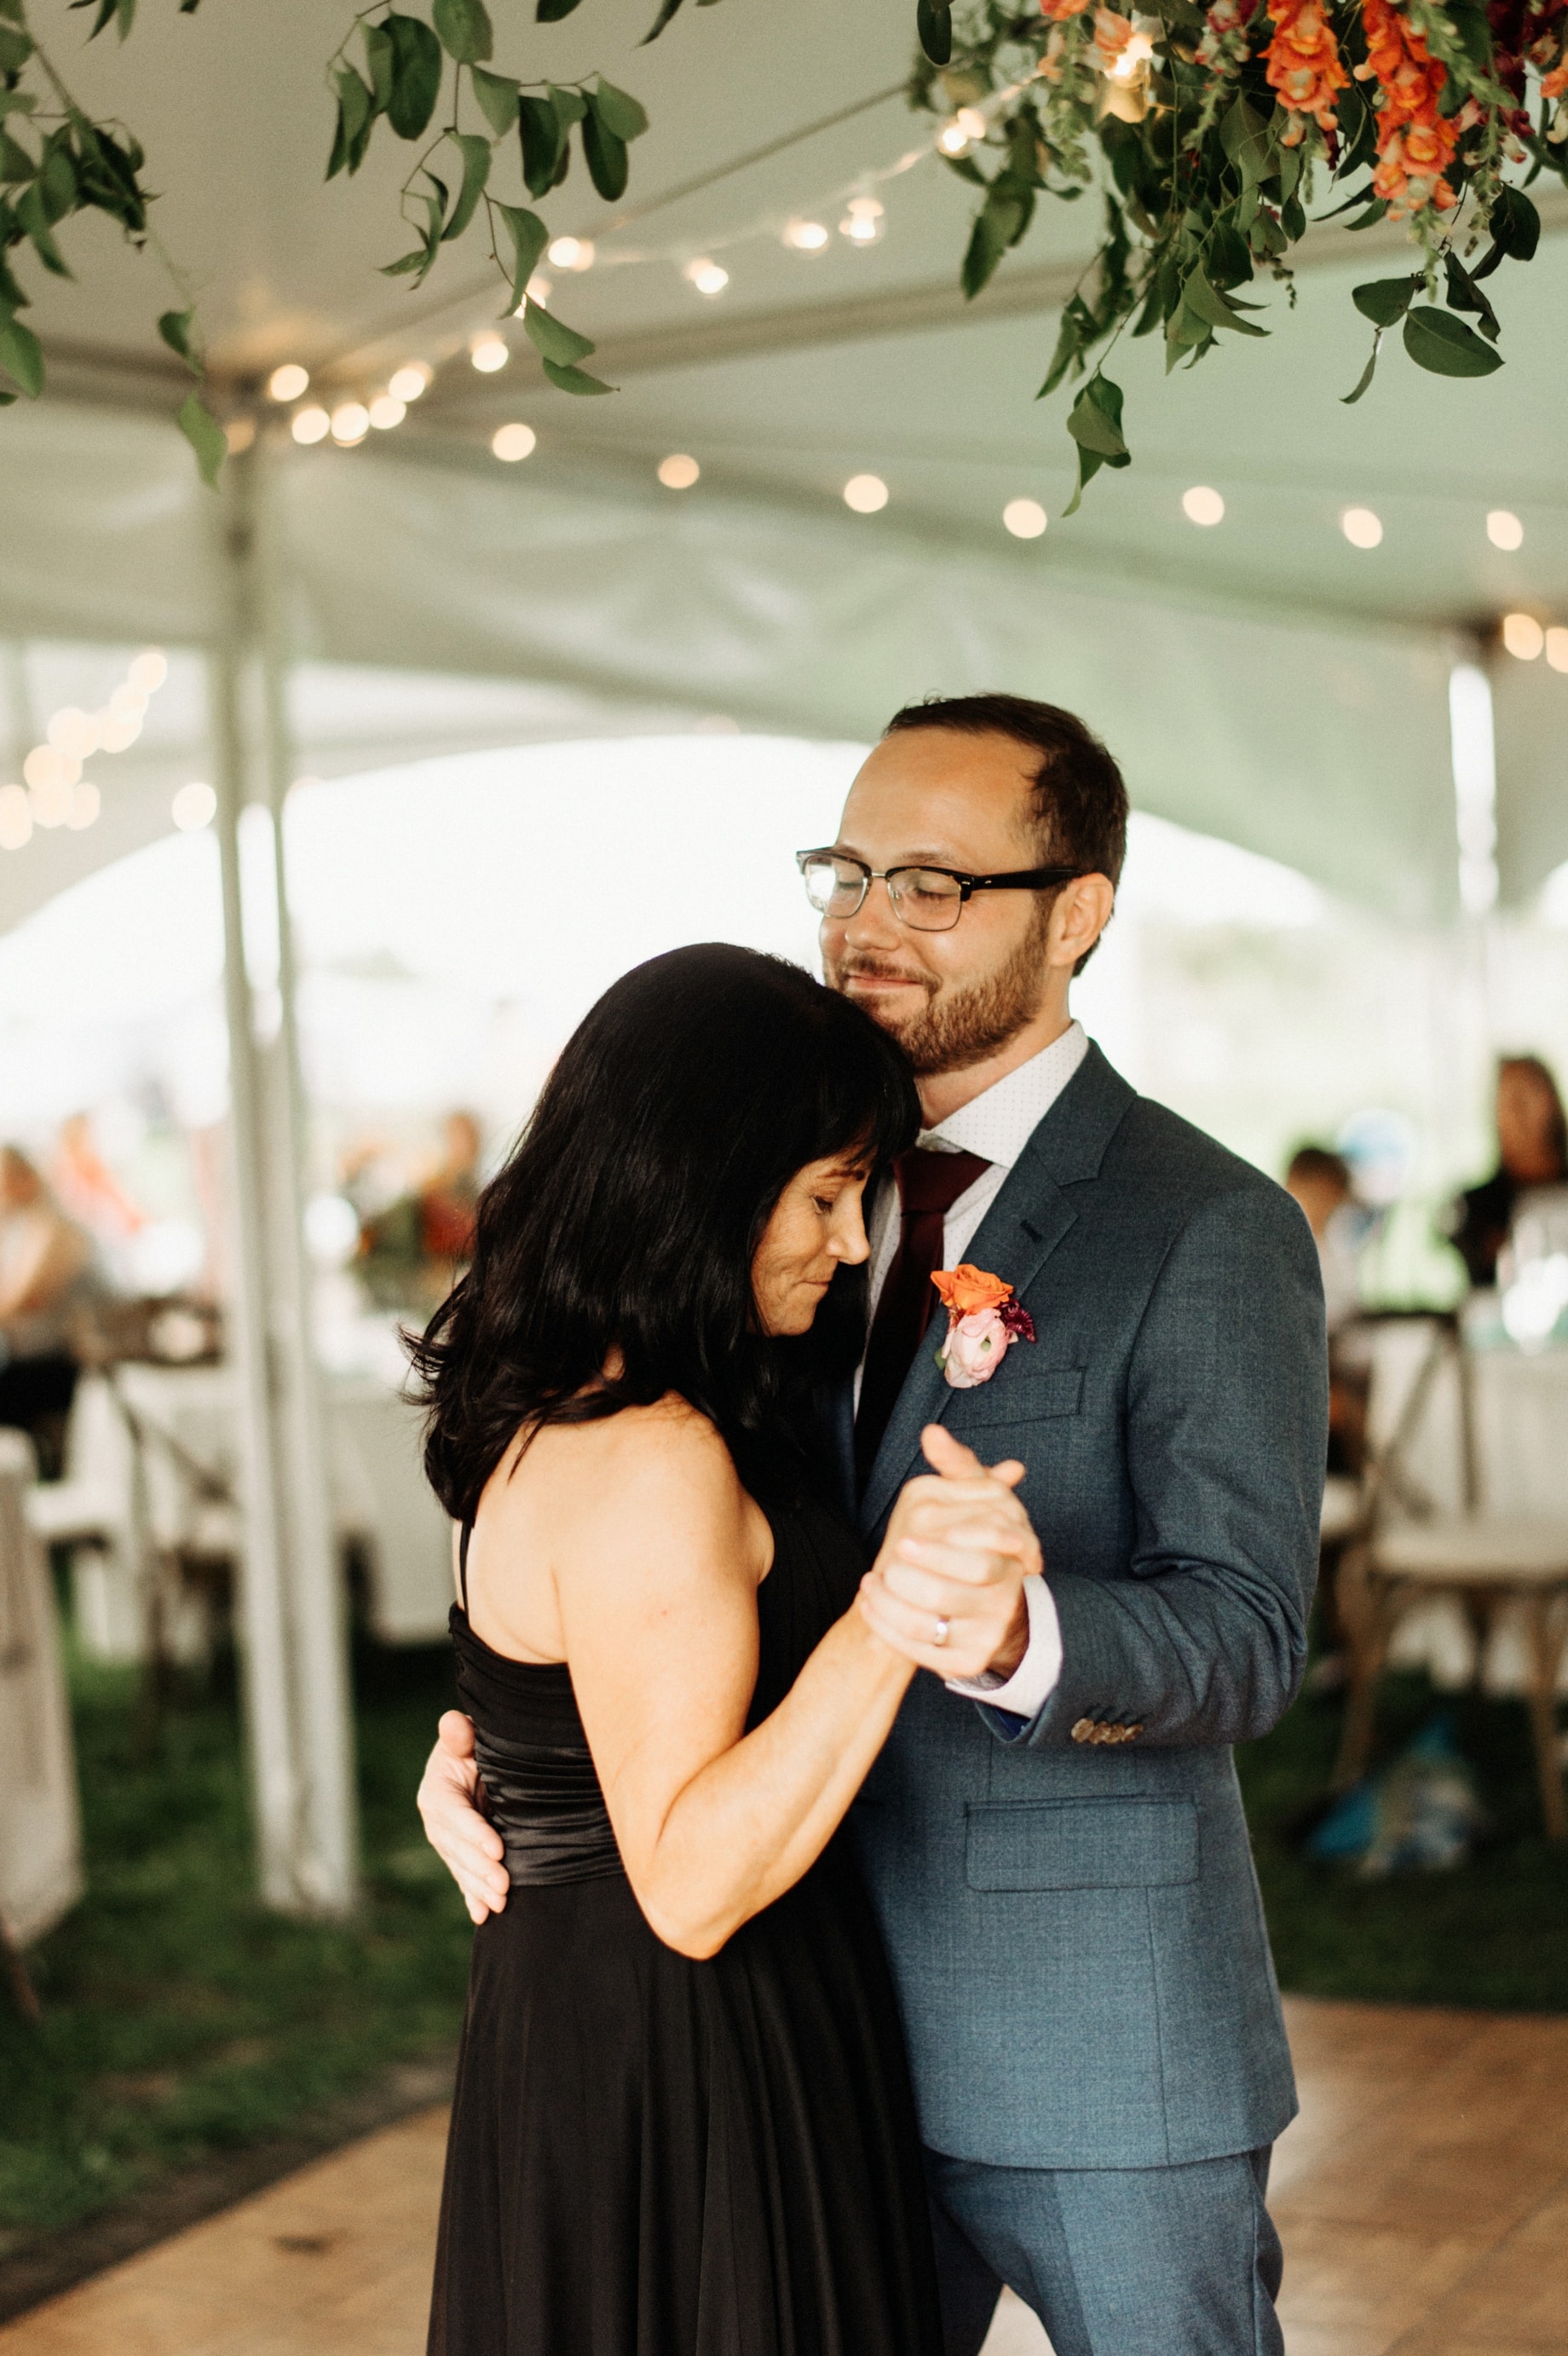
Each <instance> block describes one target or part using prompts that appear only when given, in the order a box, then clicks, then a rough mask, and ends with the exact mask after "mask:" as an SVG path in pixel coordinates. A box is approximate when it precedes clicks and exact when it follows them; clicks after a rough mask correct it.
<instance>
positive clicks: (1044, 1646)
mask: <svg viewBox="0 0 1568 2356" xmlns="http://www.w3.org/2000/svg"><path fill="white" fill-rule="evenodd" d="M1024 1601H1025V1604H1026V1606H1027V1607H1028V1611H1029V1645H1028V1648H1027V1650H1026V1651H1025V1654H1024V1656H1023V1659H1022V1660H1021V1661H1020V1662H1019V1665H1018V1667H1017V1668H1016V1669H1015V1670H1014V1671H1013V1673H1012V1675H1011V1676H1010V1677H1003V1676H998V1674H997V1671H996V1670H995V1669H991V1670H988V1671H987V1674H986V1676H983V1677H949V1678H948V1680H947V1690H948V1692H949V1693H955V1694H962V1695H963V1696H964V1697H965V1700H967V1701H983V1702H985V1703H986V1704H987V1707H988V1708H991V1709H1006V1710H1010V1711H1011V1712H1012V1714H1013V1716H1014V1717H1015V1718H1033V1717H1035V1716H1036V1714H1037V1713H1038V1712H1039V1711H1040V1709H1042V1708H1044V1706H1045V1704H1046V1702H1047V1701H1048V1700H1049V1699H1050V1697H1051V1694H1052V1693H1054V1691H1055V1690H1056V1686H1057V1681H1058V1679H1059V1678H1060V1677H1061V1620H1060V1618H1059V1617H1058V1614H1057V1610H1056V1598H1055V1597H1054V1596H1053V1595H1052V1593H1051V1590H1050V1588H1049V1587H1048V1586H1047V1585H1046V1583H1045V1581H1044V1580H1043V1579H1041V1578H1040V1577H1039V1576H1038V1574H1037V1575H1036V1577H1034V1578H1033V1579H1026V1580H1025V1581H1024Z"/></svg>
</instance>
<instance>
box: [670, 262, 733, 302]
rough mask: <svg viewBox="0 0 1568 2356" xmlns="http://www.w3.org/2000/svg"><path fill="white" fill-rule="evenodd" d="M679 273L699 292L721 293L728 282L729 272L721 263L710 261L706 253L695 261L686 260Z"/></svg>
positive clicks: (700, 293) (702, 293)
mask: <svg viewBox="0 0 1568 2356" xmlns="http://www.w3.org/2000/svg"><path fill="white" fill-rule="evenodd" d="M681 274H682V276H683V277H684V278H686V279H687V280H688V281H689V283H690V284H692V285H693V286H695V287H696V289H697V291H698V293H699V295H722V294H723V292H724V289H725V288H726V286H728V285H729V284H730V273H729V272H728V271H727V270H726V269H725V268H724V266H723V264H722V263H721V262H710V261H709V259H708V257H707V255H706V254H704V255H702V256H700V257H699V259H698V260H697V261H696V262H688V263H687V265H686V268H685V270H684V271H683V272H682V273H681Z"/></svg>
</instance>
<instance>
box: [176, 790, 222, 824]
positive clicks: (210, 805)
mask: <svg viewBox="0 0 1568 2356" xmlns="http://www.w3.org/2000/svg"><path fill="white" fill-rule="evenodd" d="M169 816H170V817H171V818H172V819H174V822H175V824H176V826H177V827H178V829H179V830H180V832H181V833H182V834H195V833H197V831H198V830H199V829H200V828H202V827H204V826H210V825H211V824H212V821H213V819H215V818H216V817H217V816H218V796H217V795H216V794H215V793H214V792H213V790H212V787H210V786H206V785H201V784H199V783H195V782H193V783H192V784H190V785H188V786H182V787H180V789H179V791H178V793H177V794H176V796H175V798H174V800H173V801H172V802H171V803H170V804H169Z"/></svg>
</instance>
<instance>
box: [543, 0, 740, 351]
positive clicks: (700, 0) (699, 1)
mask: <svg viewBox="0 0 1568 2356" xmlns="http://www.w3.org/2000/svg"><path fill="white" fill-rule="evenodd" d="M698 5H699V7H700V6H701V5H702V0H698ZM544 372H545V374H546V376H548V377H549V380H550V382H551V384H553V385H554V387H555V389H556V391H558V392H613V391H614V390H615V388H614V386H613V384H603V383H601V381H600V380H599V379H598V377H596V376H590V375H589V374H588V371H587V370H586V369H580V368H563V367H562V365H561V363H560V360H546V361H545V362H544Z"/></svg>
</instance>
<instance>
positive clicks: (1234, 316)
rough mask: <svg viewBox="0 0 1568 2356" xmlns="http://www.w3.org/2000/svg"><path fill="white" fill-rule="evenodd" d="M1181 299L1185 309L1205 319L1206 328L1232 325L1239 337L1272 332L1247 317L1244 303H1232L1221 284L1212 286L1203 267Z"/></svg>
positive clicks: (1190, 282) (1192, 275)
mask: <svg viewBox="0 0 1568 2356" xmlns="http://www.w3.org/2000/svg"><path fill="white" fill-rule="evenodd" d="M1181 299H1182V306H1183V308H1184V309H1185V310H1187V311H1189V312H1190V313H1191V314H1192V316H1194V317H1195V318H1198V319H1201V320H1202V322H1203V324H1204V325H1205V327H1229V328H1231V329H1232V332H1233V333H1234V334H1236V335H1238V336H1266V335H1267V333H1268V329H1267V328H1266V327H1253V323H1252V321H1251V320H1250V319H1243V316H1242V315H1241V314H1242V306H1241V305H1240V304H1236V303H1232V301H1231V298H1230V296H1229V295H1221V293H1220V291H1219V288H1218V287H1216V286H1211V284H1209V281H1208V279H1207V278H1206V277H1205V276H1204V274H1203V271H1202V269H1201V267H1200V268H1199V269H1197V270H1195V271H1194V272H1193V273H1192V274H1191V276H1190V277H1189V279H1188V280H1187V281H1186V283H1185V284H1184V285H1183V287H1182V290H1181ZM1249 307H1250V306H1249Z"/></svg>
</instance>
